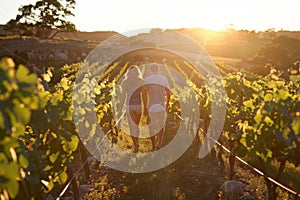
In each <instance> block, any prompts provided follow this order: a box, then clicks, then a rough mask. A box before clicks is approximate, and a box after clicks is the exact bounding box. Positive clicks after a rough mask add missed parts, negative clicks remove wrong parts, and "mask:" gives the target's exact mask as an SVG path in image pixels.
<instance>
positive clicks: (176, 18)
mask: <svg viewBox="0 0 300 200" xmlns="http://www.w3.org/2000/svg"><path fill="white" fill-rule="evenodd" d="M0 2H1V4H0V5H1V9H0V24H5V23H6V22H8V21H9V20H10V19H12V18H14V17H15V16H16V14H17V13H18V7H20V5H26V4H28V3H34V2H36V0H0ZM299 8H300V1H299V0H149V1H146V0H126V1H125V0H76V9H75V11H74V14H75V17H72V18H70V21H72V22H73V23H74V24H75V25H76V27H77V29H78V30H80V31H117V32H120V33H121V32H127V31H132V30H135V29H142V28H162V29H167V28H207V29H212V30H224V29H226V28H228V27H229V26H230V27H234V28H235V29H237V30H240V29H247V30H257V31H264V30H267V29H271V28H274V29H275V30H281V29H283V30H298V31H300V11H299ZM232 25H233V26H232Z"/></svg>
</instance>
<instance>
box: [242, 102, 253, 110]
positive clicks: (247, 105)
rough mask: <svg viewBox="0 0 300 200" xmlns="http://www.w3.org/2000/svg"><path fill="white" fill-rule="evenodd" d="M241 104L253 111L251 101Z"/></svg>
mask: <svg viewBox="0 0 300 200" xmlns="http://www.w3.org/2000/svg"><path fill="white" fill-rule="evenodd" d="M243 104H244V105H245V106H246V107H248V108H250V109H251V110H254V108H255V106H254V105H253V101H252V100H248V101H244V102H243Z"/></svg>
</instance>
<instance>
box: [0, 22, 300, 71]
mask: <svg viewBox="0 0 300 200" xmlns="http://www.w3.org/2000/svg"><path fill="white" fill-rule="evenodd" d="M161 31H162V30H160V29H156V30H153V33H155V34H158V37H159V34H160V32H161ZM175 31H178V32H181V33H184V34H186V35H188V36H190V37H191V38H192V39H194V40H195V41H197V42H198V43H199V45H201V46H202V47H204V48H205V50H206V51H207V52H208V54H209V55H210V56H212V57H214V58H216V60H217V61H221V62H226V63H228V64H231V65H233V64H234V65H235V64H237V65H240V66H245V65H246V64H247V61H248V60H249V59H251V58H252V57H254V56H255V55H256V54H257V52H258V51H259V49H260V48H261V47H263V46H265V45H266V44H267V43H268V42H270V41H271V40H272V39H273V38H275V37H277V36H280V35H286V36H289V37H294V38H298V39H300V31H278V32H274V31H266V32H254V31H247V30H240V31H236V30H228V31H220V32H215V31H211V30H207V29H201V28H189V29H176V30H175ZM151 32H152V31H151ZM116 34H119V33H117V32H114V31H98V32H59V33H57V34H56V35H55V38H54V39H39V38H36V37H18V36H7V37H6V36H3V35H5V32H4V31H3V26H0V35H2V36H1V37H0V57H2V56H12V57H13V58H15V59H16V61H17V62H19V63H24V64H34V65H36V66H55V67H60V66H62V65H64V64H70V63H74V62H78V61H82V60H83V59H85V58H86V56H87V55H88V54H89V52H90V51H91V50H92V49H93V48H95V47H96V46H97V45H98V44H99V43H100V42H101V41H104V40H105V39H107V38H109V37H111V36H114V35H116ZM136 42H139V41H136ZM174 42H175V43H176V41H174ZM154 46H155V45H154ZM239 61H241V63H240V64H239Z"/></svg>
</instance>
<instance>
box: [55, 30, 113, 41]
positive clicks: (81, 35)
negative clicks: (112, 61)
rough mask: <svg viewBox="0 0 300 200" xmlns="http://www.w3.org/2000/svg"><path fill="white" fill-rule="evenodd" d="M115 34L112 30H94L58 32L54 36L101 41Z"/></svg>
mask: <svg viewBox="0 0 300 200" xmlns="http://www.w3.org/2000/svg"><path fill="white" fill-rule="evenodd" d="M115 34H118V33H117V32H114V31H96V32H80V31H79V32H59V33H57V34H56V36H55V38H65V39H73V40H93V41H99V42H100V41H103V40H105V39H106V38H109V37H111V36H113V35H115Z"/></svg>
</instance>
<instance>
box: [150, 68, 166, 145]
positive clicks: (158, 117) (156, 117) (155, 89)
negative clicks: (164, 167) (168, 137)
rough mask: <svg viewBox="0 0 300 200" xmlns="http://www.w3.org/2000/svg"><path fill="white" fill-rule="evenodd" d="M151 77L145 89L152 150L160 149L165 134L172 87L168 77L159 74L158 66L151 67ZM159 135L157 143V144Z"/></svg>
mask: <svg viewBox="0 0 300 200" xmlns="http://www.w3.org/2000/svg"><path fill="white" fill-rule="evenodd" d="M150 71H151V73H152V74H151V75H150V76H148V77H147V78H145V87H146V91H147V93H148V106H147V107H148V109H149V110H148V112H149V117H150V119H151V122H150V124H149V132H150V139H151V143H152V150H155V148H157V149H160V148H161V145H162V140H163V136H164V132H165V128H164V124H165V121H166V111H167V110H168V106H169V100H170V86H169V83H168V80H167V78H166V77H164V76H163V75H161V74H159V73H158V65H157V64H152V65H151V66H150ZM156 135H157V143H156Z"/></svg>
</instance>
